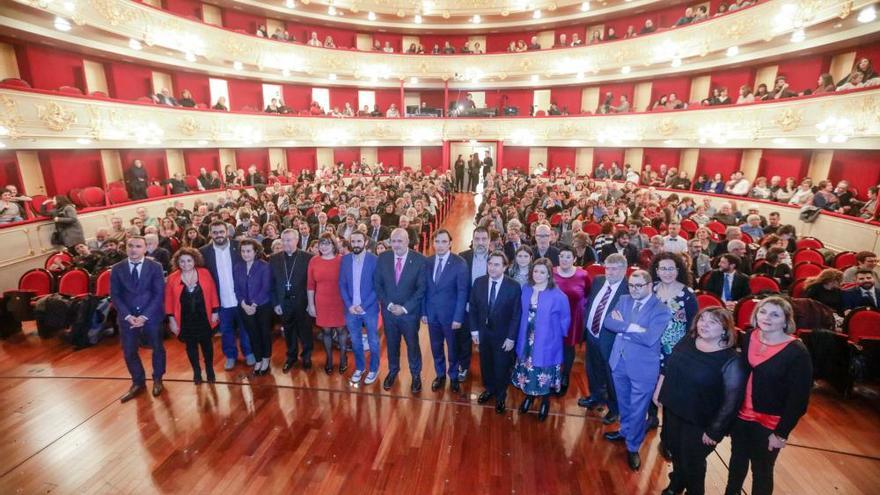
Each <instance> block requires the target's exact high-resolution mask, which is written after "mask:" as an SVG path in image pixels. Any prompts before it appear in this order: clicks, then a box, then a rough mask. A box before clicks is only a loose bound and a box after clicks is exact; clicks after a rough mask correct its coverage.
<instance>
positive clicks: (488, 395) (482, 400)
mask: <svg viewBox="0 0 880 495" xmlns="http://www.w3.org/2000/svg"><path fill="white" fill-rule="evenodd" d="M491 398H492V394H491V393H490V392H489V391H488V390H484V391H483V393H482V394H480V396H479V397H477V404H485V403H487V402H489V399H491Z"/></svg>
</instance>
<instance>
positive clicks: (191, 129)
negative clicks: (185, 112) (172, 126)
mask: <svg viewBox="0 0 880 495" xmlns="http://www.w3.org/2000/svg"><path fill="white" fill-rule="evenodd" d="M178 129H180V132H181V133H182V134H183V135H184V136H187V137H192V136H195V135H196V133H197V132H199V130H200V129H201V126H200V125H199V123H198V122H196V119H194V118H193V117H184V118H182V119H180V125H178Z"/></svg>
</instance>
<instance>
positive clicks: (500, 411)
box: [495, 399, 507, 414]
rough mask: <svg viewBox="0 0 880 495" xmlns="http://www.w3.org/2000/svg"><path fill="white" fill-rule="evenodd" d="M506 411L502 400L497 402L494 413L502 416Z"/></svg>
mask: <svg viewBox="0 0 880 495" xmlns="http://www.w3.org/2000/svg"><path fill="white" fill-rule="evenodd" d="M506 409H507V405H506V404H505V403H504V399H502V400H499V401H498V402H496V403H495V412H496V413H498V414H504V411H505V410H506Z"/></svg>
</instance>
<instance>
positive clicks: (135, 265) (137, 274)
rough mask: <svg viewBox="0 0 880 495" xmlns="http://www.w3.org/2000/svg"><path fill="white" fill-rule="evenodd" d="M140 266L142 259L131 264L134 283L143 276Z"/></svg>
mask: <svg viewBox="0 0 880 495" xmlns="http://www.w3.org/2000/svg"><path fill="white" fill-rule="evenodd" d="M140 266H141V262H140V261H138V262H132V264H131V281H132V282H134V283H137V282H138V280H139V279H140V278H141V274H140V272H139V271H138V267H140Z"/></svg>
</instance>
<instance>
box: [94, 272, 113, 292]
mask: <svg viewBox="0 0 880 495" xmlns="http://www.w3.org/2000/svg"><path fill="white" fill-rule="evenodd" d="M95 295H96V296H98V297H107V296H109V295H110V269H109V268H106V269H104V270H101V271H100V272H98V276H97V277H95Z"/></svg>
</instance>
